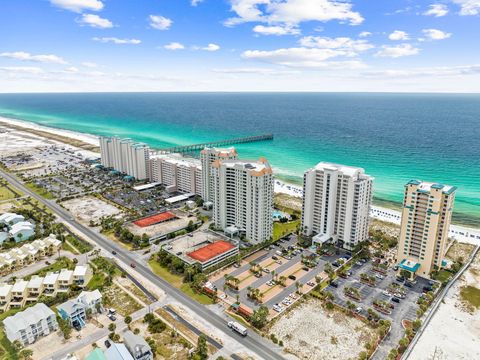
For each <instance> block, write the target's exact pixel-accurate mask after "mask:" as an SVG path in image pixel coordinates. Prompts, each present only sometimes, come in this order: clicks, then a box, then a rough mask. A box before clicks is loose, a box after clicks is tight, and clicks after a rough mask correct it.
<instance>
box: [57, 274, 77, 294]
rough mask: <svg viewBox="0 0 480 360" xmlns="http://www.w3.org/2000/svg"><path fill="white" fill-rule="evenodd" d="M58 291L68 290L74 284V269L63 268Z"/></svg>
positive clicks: (59, 277)
mask: <svg viewBox="0 0 480 360" xmlns="http://www.w3.org/2000/svg"><path fill="white" fill-rule="evenodd" d="M57 282H58V292H67V291H68V290H69V289H70V286H71V285H72V284H73V270H67V269H62V270H61V271H60V274H58V278H57Z"/></svg>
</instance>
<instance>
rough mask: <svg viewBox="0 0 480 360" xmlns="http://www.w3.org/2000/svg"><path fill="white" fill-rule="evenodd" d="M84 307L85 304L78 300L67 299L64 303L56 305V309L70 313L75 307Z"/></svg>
mask: <svg viewBox="0 0 480 360" xmlns="http://www.w3.org/2000/svg"><path fill="white" fill-rule="evenodd" d="M79 307H80V308H85V305H84V304H82V303H81V302H79V301H78V300H67V301H65V302H64V303H62V304H60V305H58V306H57V310H58V311H60V310H63V311H64V312H65V313H67V314H72V313H74V312H75V310H76V309H77V308H79Z"/></svg>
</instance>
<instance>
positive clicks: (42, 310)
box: [3, 303, 55, 333]
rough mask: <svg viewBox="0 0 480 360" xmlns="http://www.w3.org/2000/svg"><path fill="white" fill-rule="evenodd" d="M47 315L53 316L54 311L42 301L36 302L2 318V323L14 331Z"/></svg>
mask: <svg viewBox="0 0 480 360" xmlns="http://www.w3.org/2000/svg"><path fill="white" fill-rule="evenodd" d="M49 316H55V313H54V312H53V311H52V310H50V309H49V308H48V307H47V305H45V304H44V303H38V304H35V305H33V306H32V307H29V308H27V309H25V310H23V311H21V312H19V313H17V314H15V315H13V316H9V317H7V318H6V319H5V320H3V324H4V325H5V327H6V328H8V329H9V330H10V331H11V332H13V333H16V332H18V331H20V330H23V329H25V328H27V327H29V326H30V325H31V324H36V323H38V322H39V321H41V320H42V319H45V318H47V317H49Z"/></svg>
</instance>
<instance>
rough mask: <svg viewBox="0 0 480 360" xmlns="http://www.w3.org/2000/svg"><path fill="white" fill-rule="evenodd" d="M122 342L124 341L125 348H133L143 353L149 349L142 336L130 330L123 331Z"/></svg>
mask: <svg viewBox="0 0 480 360" xmlns="http://www.w3.org/2000/svg"><path fill="white" fill-rule="evenodd" d="M123 342H124V343H125V345H126V346H127V348H129V349H134V350H135V351H138V352H141V353H145V352H147V351H150V350H151V348H150V346H149V345H148V343H147V342H146V341H145V339H144V338H143V337H141V336H138V335H135V334H134V333H133V332H131V331H130V330H129V331H125V332H124V333H123Z"/></svg>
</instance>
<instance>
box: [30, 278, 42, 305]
mask: <svg viewBox="0 0 480 360" xmlns="http://www.w3.org/2000/svg"><path fill="white" fill-rule="evenodd" d="M43 289H44V285H43V277H40V276H37V275H35V276H33V277H32V278H31V279H30V281H29V282H28V285H27V304H31V303H33V302H36V301H37V300H38V298H39V297H40V295H42V293H43Z"/></svg>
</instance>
